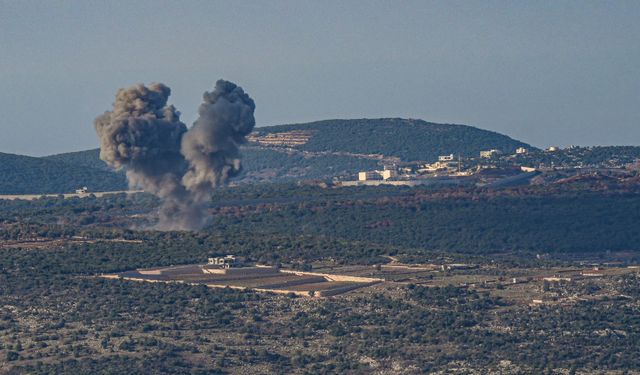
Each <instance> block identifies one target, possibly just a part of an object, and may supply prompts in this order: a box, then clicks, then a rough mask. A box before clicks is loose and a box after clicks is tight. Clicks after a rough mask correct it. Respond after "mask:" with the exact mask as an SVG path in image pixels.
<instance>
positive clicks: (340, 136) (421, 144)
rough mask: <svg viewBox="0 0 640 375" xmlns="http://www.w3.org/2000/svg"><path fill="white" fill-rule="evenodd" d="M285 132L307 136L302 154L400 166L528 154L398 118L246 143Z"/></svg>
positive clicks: (333, 123) (334, 123)
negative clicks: (396, 161)
mask: <svg viewBox="0 0 640 375" xmlns="http://www.w3.org/2000/svg"><path fill="white" fill-rule="evenodd" d="M287 132H293V134H294V135H300V134H299V133H300V132H302V134H305V133H306V134H307V136H308V139H307V140H306V142H304V143H303V144H299V145H296V146H294V147H295V148H297V149H300V150H303V151H314V152H322V151H331V152H349V153H356V154H382V155H386V156H395V157H398V158H400V159H402V160H404V161H415V160H424V161H434V160H436V159H437V158H438V156H439V155H448V154H456V155H458V154H459V155H461V156H463V157H465V156H466V157H469V156H478V154H479V153H480V151H482V150H490V149H497V150H500V151H502V152H503V153H509V154H512V153H514V152H515V150H516V148H518V147H526V148H529V149H534V148H533V147H531V146H530V145H528V144H526V143H523V142H520V141H517V140H514V139H512V138H509V137H507V136H506V135H503V134H500V133H496V132H492V131H488V130H483V129H478V128H475V127H472V126H467V125H452V124H435V123H431V122H426V121H423V120H413V119H400V118H382V119H358V120H324V121H317V122H310V123H305V124H291V125H276V126H268V127H261V128H257V129H256V130H255V131H254V133H255V136H254V137H253V138H252V139H254V140H256V141H257V142H260V140H261V139H266V141H268V140H269V137H270V135H271V137H273V136H274V135H276V134H278V133H287ZM297 133H298V134H297ZM261 137H267V138H261Z"/></svg>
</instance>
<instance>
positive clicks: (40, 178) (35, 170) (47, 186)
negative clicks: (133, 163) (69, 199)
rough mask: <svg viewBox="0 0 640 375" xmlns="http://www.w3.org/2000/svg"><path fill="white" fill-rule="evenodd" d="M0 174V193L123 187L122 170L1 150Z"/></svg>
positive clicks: (124, 181)
mask: <svg viewBox="0 0 640 375" xmlns="http://www.w3.org/2000/svg"><path fill="white" fill-rule="evenodd" d="M89 154H90V153H89ZM89 159H90V158H88V160H89ZM0 177H1V178H0V194H46V193H70V192H73V191H74V190H75V189H77V188H80V187H82V186H87V187H89V189H90V190H93V191H110V190H122V189H123V188H125V187H126V180H125V177H124V175H122V174H117V173H113V172H111V171H107V170H104V169H99V168H94V167H87V166H85V165H82V164H73V163H66V162H63V161H61V160H56V159H55V158H53V159H50V158H35V157H30V156H23V155H14V154H5V153H0Z"/></svg>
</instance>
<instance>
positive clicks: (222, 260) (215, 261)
mask: <svg viewBox="0 0 640 375" xmlns="http://www.w3.org/2000/svg"><path fill="white" fill-rule="evenodd" d="M236 263H237V260H236V257H235V256H234V255H227V256H224V257H215V258H209V259H208V261H207V264H208V265H210V266H220V267H222V268H231V267H232V266H235V265H236Z"/></svg>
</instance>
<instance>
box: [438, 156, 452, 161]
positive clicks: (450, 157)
mask: <svg viewBox="0 0 640 375" xmlns="http://www.w3.org/2000/svg"><path fill="white" fill-rule="evenodd" d="M452 160H453V154H449V155H440V156H438V161H452Z"/></svg>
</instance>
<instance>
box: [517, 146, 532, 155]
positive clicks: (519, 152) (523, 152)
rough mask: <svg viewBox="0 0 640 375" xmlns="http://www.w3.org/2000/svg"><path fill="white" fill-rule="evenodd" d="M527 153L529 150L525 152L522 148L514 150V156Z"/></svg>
mask: <svg viewBox="0 0 640 375" xmlns="http://www.w3.org/2000/svg"><path fill="white" fill-rule="evenodd" d="M527 152H529V150H527V149H526V148H524V147H518V148H516V154H526V153H527Z"/></svg>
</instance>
